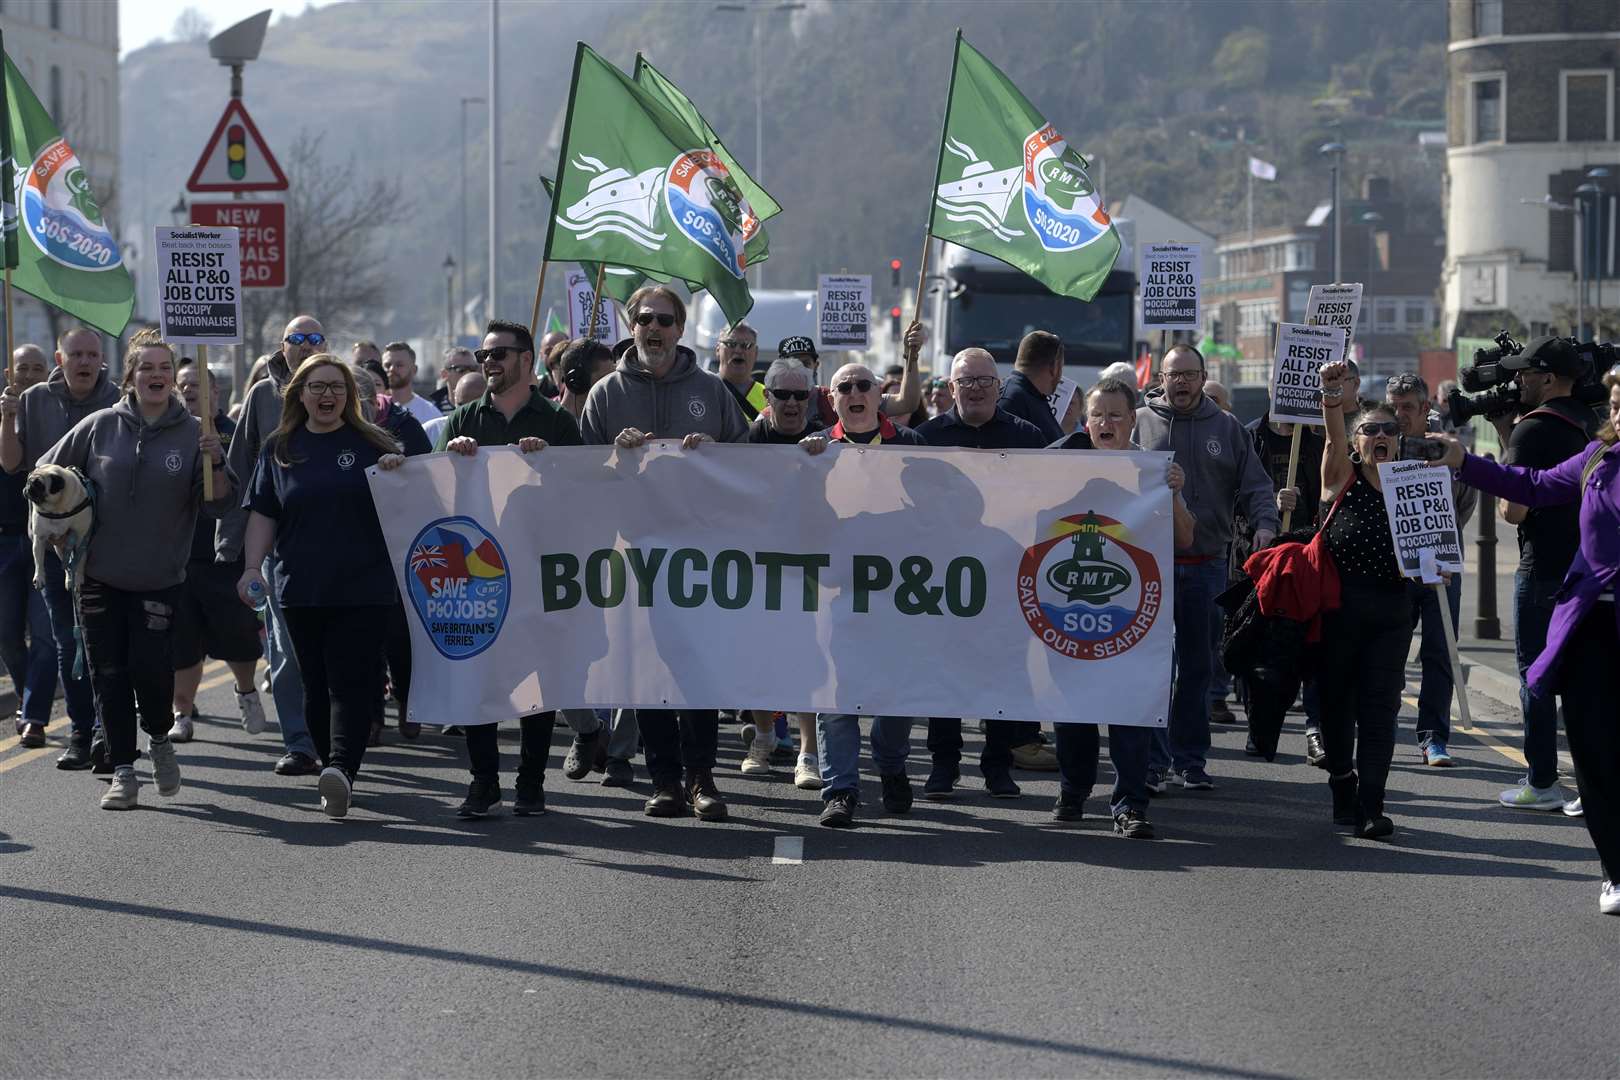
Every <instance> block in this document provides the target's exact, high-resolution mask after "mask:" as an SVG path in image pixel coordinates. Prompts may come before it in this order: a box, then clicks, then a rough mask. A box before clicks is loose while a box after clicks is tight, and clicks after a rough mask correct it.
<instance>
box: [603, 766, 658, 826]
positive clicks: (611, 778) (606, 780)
mask: <svg viewBox="0 0 1620 1080" xmlns="http://www.w3.org/2000/svg"><path fill="white" fill-rule="evenodd" d="M635 780H636V773H635V770H634V769H632V768H631V767H630V763H629V762H628V761H626V760H625V759H624V758H617V757H611V758H608V759H607V764H606V765H603V766H602V786H603V787H629V786H630V785H631V784H633V783H635ZM653 816H654V817H656V816H657V815H656V814H655V815H653Z"/></svg>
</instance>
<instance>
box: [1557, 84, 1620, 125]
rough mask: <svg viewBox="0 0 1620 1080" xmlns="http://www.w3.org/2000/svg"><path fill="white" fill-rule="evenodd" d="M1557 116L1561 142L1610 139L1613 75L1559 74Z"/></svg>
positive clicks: (1612, 110) (1612, 117)
mask: <svg viewBox="0 0 1620 1080" xmlns="http://www.w3.org/2000/svg"><path fill="white" fill-rule="evenodd" d="M1559 84H1560V85H1559V95H1558V116H1559V126H1560V129H1561V137H1562V138H1563V140H1564V141H1565V142H1608V141H1610V140H1611V139H1613V138H1614V72H1612V71H1561V72H1559Z"/></svg>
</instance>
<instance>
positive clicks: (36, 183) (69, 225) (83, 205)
mask: <svg viewBox="0 0 1620 1080" xmlns="http://www.w3.org/2000/svg"><path fill="white" fill-rule="evenodd" d="M17 204H18V206H19V212H20V213H21V215H22V222H23V227H24V228H25V229H26V230H27V232H28V236H29V238H30V239H31V240H33V242H34V245H35V246H36V247H38V248H39V250H40V251H42V252H44V253H45V255H46V256H47V257H48V258H50V259H52V260H54V261H55V262H59V263H61V264H62V265H63V266H69V267H72V268H73V269H75V270H113V269H116V268H117V267H118V266H120V265H122V264H123V261H124V257H123V255H122V254H121V253H120V252H119V250H118V241H117V240H116V239H115V238H114V237H113V234H112V231H111V230H110V229H108V228H107V223H106V222H105V221H103V220H102V217H101V207H100V205H98V204H97V203H96V197H95V195H93V194H92V193H91V191H90V180H89V178H88V177H86V176H85V174H84V167H83V166H82V165H80V164H79V155H77V154H75V153H74V152H73V148H72V147H71V146H69V145H68V144H67V140H66V139H60V138H59V139H55V140H53V141H52V142H49V143H47V144H45V145H44V146H42V147H40V151H39V153H38V154H37V155H36V156H35V157H34V160H33V162H32V163H31V164H30V165H29V166H28V168H27V169H26V170H19V173H18V177H17Z"/></svg>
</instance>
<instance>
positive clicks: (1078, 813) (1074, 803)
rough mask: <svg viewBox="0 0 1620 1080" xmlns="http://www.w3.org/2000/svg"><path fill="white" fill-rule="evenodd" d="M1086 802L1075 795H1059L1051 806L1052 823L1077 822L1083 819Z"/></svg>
mask: <svg viewBox="0 0 1620 1080" xmlns="http://www.w3.org/2000/svg"><path fill="white" fill-rule="evenodd" d="M1085 804H1086V800H1084V799H1082V798H1079V797H1078V796H1075V795H1059V796H1058V800H1057V802H1055V803H1053V804H1052V820H1053V821H1079V820H1080V819H1081V818H1083V817H1085V816H1086V815H1085Z"/></svg>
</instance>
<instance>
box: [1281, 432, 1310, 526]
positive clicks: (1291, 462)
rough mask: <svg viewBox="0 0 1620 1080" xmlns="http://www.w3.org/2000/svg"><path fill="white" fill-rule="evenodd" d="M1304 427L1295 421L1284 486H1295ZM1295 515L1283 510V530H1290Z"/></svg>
mask: <svg viewBox="0 0 1620 1080" xmlns="http://www.w3.org/2000/svg"><path fill="white" fill-rule="evenodd" d="M1304 429H1305V425H1304V424H1301V423H1300V422H1299V421H1297V420H1296V421H1294V439H1293V441H1292V442H1290V443H1289V444H1288V483H1286V484H1284V485H1283V486H1284V487H1293V486H1294V477H1295V475H1296V474H1298V472H1299V439H1300V434H1301V433H1302V432H1303V431H1304ZM1293 516H1294V512H1293V511H1292V510H1284V511H1283V516H1282V531H1283V532H1287V531H1288V524H1289V522H1290V521H1291V520H1292V519H1293Z"/></svg>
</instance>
